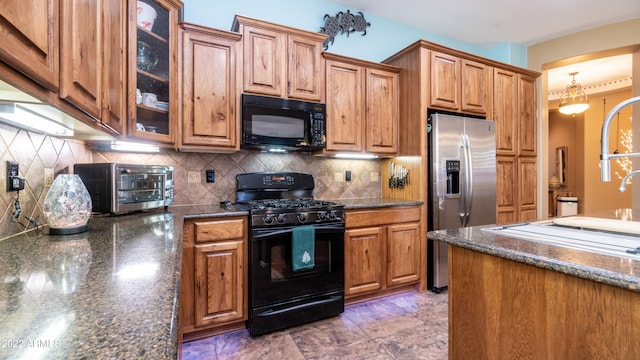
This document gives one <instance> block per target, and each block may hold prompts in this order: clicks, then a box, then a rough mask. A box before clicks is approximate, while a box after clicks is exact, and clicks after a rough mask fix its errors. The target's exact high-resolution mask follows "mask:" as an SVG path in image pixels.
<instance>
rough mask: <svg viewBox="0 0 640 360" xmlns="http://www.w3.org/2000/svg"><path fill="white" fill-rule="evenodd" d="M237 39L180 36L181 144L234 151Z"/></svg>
mask: <svg viewBox="0 0 640 360" xmlns="http://www.w3.org/2000/svg"><path fill="white" fill-rule="evenodd" d="M238 44H239V42H238V38H235V39H234V38H227V37H223V36H217V35H216V34H215V33H207V32H204V31H202V28H198V29H193V30H190V28H186V30H185V31H184V32H183V34H182V57H183V60H182V66H183V68H182V81H183V88H182V96H183V98H182V139H181V141H182V144H183V145H204V146H208V147H210V149H216V148H219V149H227V150H232V149H238V148H239V146H238V139H237V138H238V136H237V133H236V132H237V125H236V124H237V112H236V86H235V84H236V57H237V46H238Z"/></svg>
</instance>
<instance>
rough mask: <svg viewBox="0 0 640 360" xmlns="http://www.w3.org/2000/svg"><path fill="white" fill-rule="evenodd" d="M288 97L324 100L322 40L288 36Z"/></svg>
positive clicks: (294, 35)
mask: <svg viewBox="0 0 640 360" xmlns="http://www.w3.org/2000/svg"><path fill="white" fill-rule="evenodd" d="M288 54H289V63H288V64H289V66H288V67H289V77H288V84H287V88H288V94H287V95H288V97H290V98H295V99H302V100H309V101H316V102H324V101H325V97H324V86H325V81H324V79H325V76H324V74H325V73H324V72H325V66H324V62H323V57H322V41H320V42H319V41H318V40H317V39H316V38H315V37H314V38H309V37H307V36H301V35H297V34H289V36H288Z"/></svg>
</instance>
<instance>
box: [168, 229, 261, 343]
mask: <svg viewBox="0 0 640 360" xmlns="http://www.w3.org/2000/svg"><path fill="white" fill-rule="evenodd" d="M247 261H248V260H247V219H246V217H228V218H227V217H221V218H203V219H187V220H185V222H184V229H183V244H182V272H181V282H180V333H181V335H182V339H183V340H190V339H195V338H199V337H204V336H209V335H212V334H215V333H219V332H222V331H227V330H229V329H233V328H243V327H244V321H245V320H246V319H247V315H248V312H247V274H248V273H247V270H248V269H247Z"/></svg>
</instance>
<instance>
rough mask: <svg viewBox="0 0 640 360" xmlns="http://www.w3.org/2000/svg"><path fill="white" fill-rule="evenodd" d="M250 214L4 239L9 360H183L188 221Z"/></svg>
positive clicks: (194, 213)
mask: <svg viewBox="0 0 640 360" xmlns="http://www.w3.org/2000/svg"><path fill="white" fill-rule="evenodd" d="M338 202H340V203H342V204H344V205H345V207H346V208H347V209H364V208H376V207H390V206H407V205H421V204H422V202H419V201H404V200H393V199H357V200H340V201H338ZM244 215H247V212H246V211H242V210H239V209H237V208H235V207H234V206H233V205H229V206H227V207H224V206H222V207H221V206H220V205H218V204H216V205H185V206H171V207H169V209H168V210H167V211H162V210H157V211H148V212H142V213H135V214H129V215H120V216H93V217H92V218H91V219H90V220H89V224H88V225H89V230H88V231H87V232H85V233H82V234H75V235H57V236H53V235H47V229H46V228H45V230H44V232H40V233H37V232H35V231H30V232H25V233H21V234H18V235H15V236H12V237H9V238H6V239H3V240H0V254H2V256H0V276H1V277H2V282H1V283H0V334H1V335H0V358H1V359H14V358H47V359H58V358H60V359H63V358H64V359H106V358H109V359H112V358H113V359H115V358H117V359H122V358H129V359H131V358H136V359H141V358H145V359H175V358H176V356H177V350H178V341H179V339H178V304H179V294H180V286H179V284H180V270H181V269H180V265H181V258H182V254H181V250H182V247H181V242H182V225H183V220H184V219H190V218H208V217H226V216H244Z"/></svg>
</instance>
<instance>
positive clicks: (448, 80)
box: [429, 51, 492, 115]
mask: <svg viewBox="0 0 640 360" xmlns="http://www.w3.org/2000/svg"><path fill="white" fill-rule="evenodd" d="M430 53H431V55H430V59H429V62H430V64H431V65H430V68H431V71H430V74H431V81H430V84H431V85H430V96H429V107H433V108H441V109H446V110H455V111H461V112H468V113H474V114H478V115H485V114H486V113H487V108H488V102H489V99H490V97H489V93H490V92H491V76H492V75H491V67H490V66H487V65H485V64H482V63H479V62H476V61H472V60H467V59H461V58H458V57H456V56H453V55H449V54H445V53H441V52H437V51H431V52H430Z"/></svg>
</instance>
